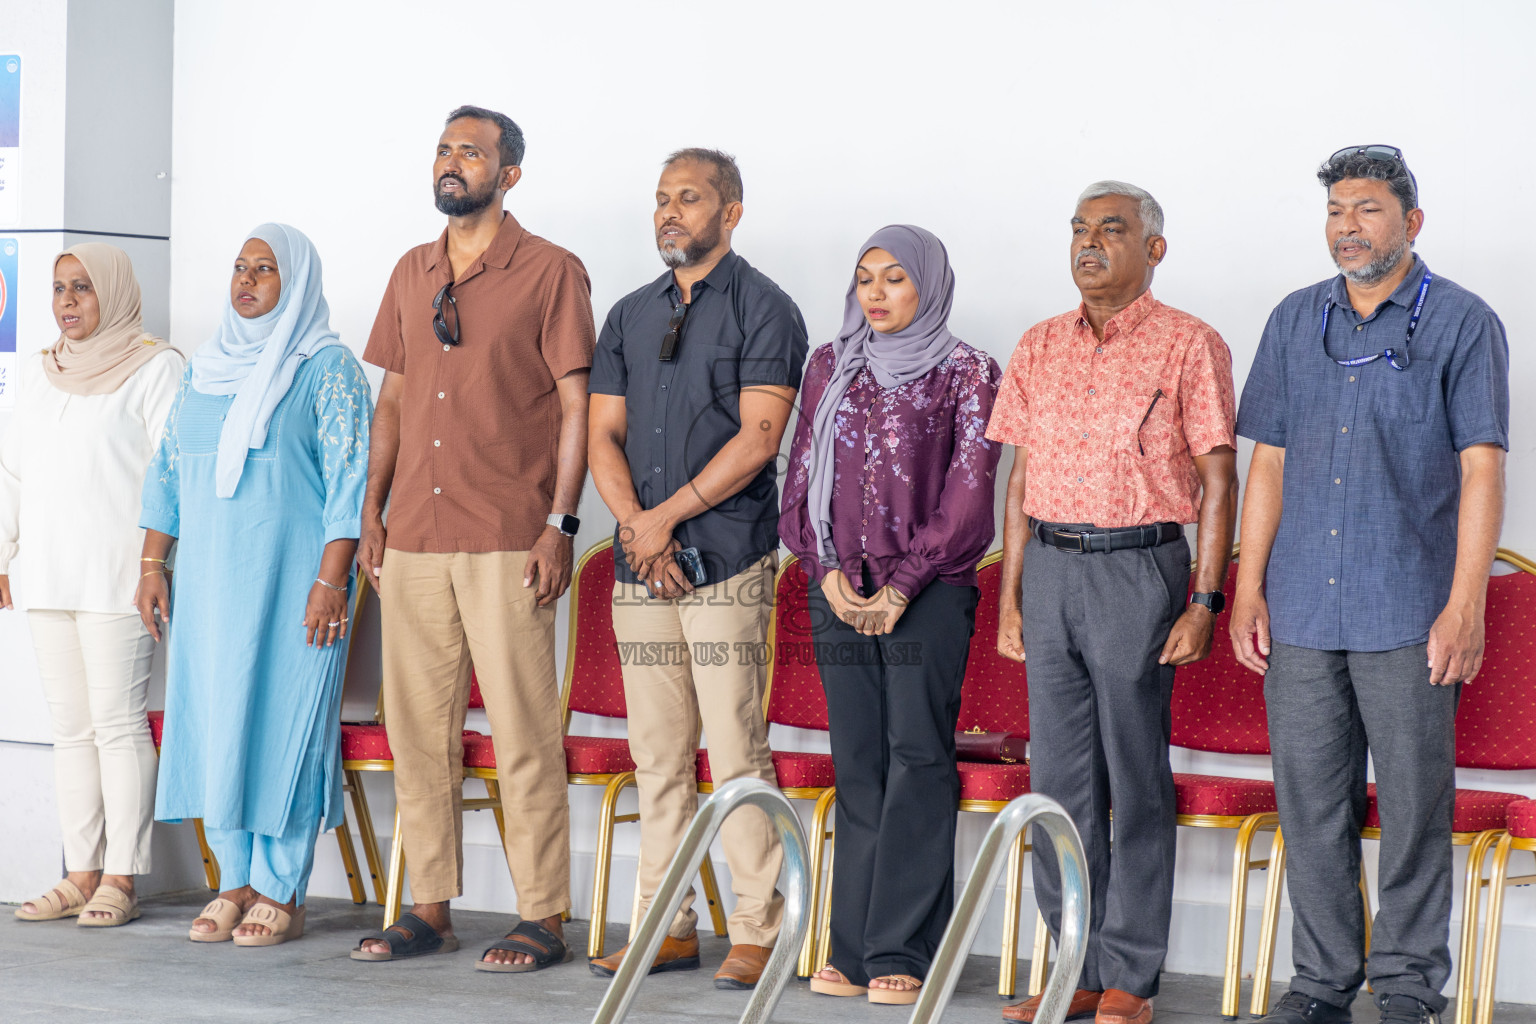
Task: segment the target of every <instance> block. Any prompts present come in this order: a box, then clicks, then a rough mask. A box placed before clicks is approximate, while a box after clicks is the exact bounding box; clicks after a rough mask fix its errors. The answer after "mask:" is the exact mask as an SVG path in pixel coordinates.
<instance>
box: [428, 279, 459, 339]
mask: <svg viewBox="0 0 1536 1024" xmlns="http://www.w3.org/2000/svg"><path fill="white" fill-rule="evenodd" d="M452 287H453V282H452V281H449V282H448V283H447V284H445V285H443V287H442V288H441V289H440V290H439V291H438V293H437V298H435V299H433V300H432V330H433V331H434V332H435V333H436V334H437V340H438V341H440V342H442V343H443V344H444V345H457V344H458V343H459V304H458V303H457V302H455V301H454V298H453V293H452V292H451V291H450V290H449V289H451V288H452ZM445 299H446V300H447V301H446V302H444V301H443V300H445ZM450 312H452V314H453V326H452V327H449V326H448V314H449V313H450Z"/></svg>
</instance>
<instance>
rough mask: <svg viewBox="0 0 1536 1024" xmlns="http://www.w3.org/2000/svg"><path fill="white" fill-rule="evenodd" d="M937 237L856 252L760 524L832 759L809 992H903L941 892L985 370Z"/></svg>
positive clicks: (993, 453) (987, 389)
mask: <svg viewBox="0 0 1536 1024" xmlns="http://www.w3.org/2000/svg"><path fill="white" fill-rule="evenodd" d="M953 300H954V274H953V272H952V271H951V270H950V266H949V258H948V254H947V253H946V252H945V250H944V245H943V243H942V242H940V241H939V240H938V238H937V237H935V236H934V235H933V234H931V233H930V232H928V231H925V230H923V229H922V228H918V227H912V226H910V225H892V226H890V227H885V228H881V229H880V230H879V231H877V232H875V234H874V236H873V237H871V238H870V239H869V241H868V242H866V243H865V244H864V246H863V248H861V249H860V250H859V260H858V267H857V269H856V270H855V271H854V276H853V283H852V284H850V285H849V287H848V295H847V299H846V304H845V307H844V315H843V329H842V331H841V332H840V333H839V334H838V337H837V339H836V340H835V341H833V342H832V343H831V344H828V345H823V346H822V347H821V348H819V349H817V350H816V351H815V352H813V353H812V354H811V357H810V360H809V362H808V363H807V364H806V371H805V380H804V383H803V385H802V389H801V392H800V395H801V401H802V405H801V409H800V416H799V422H798V424H797V426H796V428H795V437H794V443H793V446H792V447H791V449H790V467H789V475H788V482H787V483H786V485H785V489H784V505H783V515H782V518H781V519H780V521H779V535H780V536H781V537H782V538H783V540H784V543H785V545H786V546H787V547H788V548H789V549H790V550H791V551H792V552H794V553H795V554H796V555H798V556H799V557H800V559H801V561H802V564H803V565H804V566H805V570H806V572H807V573H808V574H809V575H810V577H811V580H812V585H811V591H810V607H811V628H812V632H813V636H814V639H815V641H816V646H815V650H816V655H817V658H818V662H819V664H820V669H821V677H822V683H823V685H824V686H825V687H826V691H827V708H828V712H829V715H830V719H831V737H832V758H833V761H834V762H835V764H836V768H837V847H838V858H837V859H838V865H837V886H836V888H835V889H834V891H833V895H832V901H833V902H832V952H831V962H830V963H829V964H827V965H826V967H825V968H824V969H823V970H821V971H820V972H819V973H818V974H817V975H816V976H815V977H814V978H812V979H811V988H812V989H813V990H814V991H817V992H822V993H824V994H827V995H843V996H853V995H861V994H864V993H865V992H868V995H869V999H870V1001H871V1002H880V1003H912V1002H915V1001H916V1000H917V992H918V989H919V988H921V986H922V979H923V978H924V977H925V976H926V975H927V972H928V967H929V964H930V962H931V961H932V958H933V953H934V950H935V948H936V947H937V946H938V943H939V939H940V937H941V936H942V934H943V931H944V926H945V924H946V923H947V922H948V920H949V915H950V910H951V907H952V903H953V892H954V846H955V808H956V806H957V804H958V802H959V795H960V780H959V776H958V775H957V773H956V771H955V740H954V734H955V723H956V721H957V719H958V717H959V713H960V681H961V678H962V677H963V676H964V675H965V663H966V656H967V654H968V652H969V645H970V636H971V633H972V632H973V631H974V628H975V619H976V600H977V589H976V563H977V562H978V561H979V560H980V559H981V557H982V556H983V555H985V554H986V552H987V548H988V547H989V546H990V545H991V543H992V537H993V533H994V530H995V523H994V518H993V500H992V499H993V484H994V482H995V475H996V470H997V459H998V454H999V447H998V445H996V444H995V443H992V442H989V441H987V439H986V437H985V436H984V434H985V431H986V426H987V419H988V417H989V416H990V415H991V412H992V402H993V399H994V398H995V397H996V395H997V386H998V381H999V379H1000V377H1001V373H1000V371H999V370H998V366H997V363H996V362H995V361H994V360H992V359H991V358H990V357H989V356H988V355H987V354H986V353H985V352H980V351H978V350H976V349H974V348H972V347H970V346H969V345H967V344H965V343H964V342H962V341H961V340H960V339H958V338H956V337H955V336H954V335H953V334H950V333H949V328H948V326H947V321H948V319H949V310H950V306H951V304H952V302H953Z"/></svg>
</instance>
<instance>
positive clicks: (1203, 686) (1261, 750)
mask: <svg viewBox="0 0 1536 1024" xmlns="http://www.w3.org/2000/svg"><path fill="white" fill-rule="evenodd" d="M1236 588H1237V558H1236V557H1234V558H1233V559H1232V563H1231V565H1230V566H1229V567H1228V569H1227V582H1226V586H1225V587H1224V588H1223V589H1224V590H1225V591H1226V593H1228V594H1232V593H1233V592H1235V590H1236ZM1191 589H1193V581H1191ZM1223 625H1224V623H1222V622H1218V623H1217V629H1216V634H1215V637H1214V638H1213V641H1212V644H1211V655H1210V657H1208V658H1206V659H1205V660H1204V661H1199V662H1196V663H1195V664H1193V665H1185V666H1183V667H1182V668H1180V669H1179V670H1178V671H1177V672H1176V673H1174V677H1173V678H1174V683H1173V745H1174V746H1176V747H1184V748H1186V749H1189V750H1204V751H1210V752H1213V753H1219V754H1264V755H1268V754H1269V723H1268V720H1267V718H1266V716H1265V711H1264V677H1263V676H1260V675H1258V674H1256V673H1254V672H1251V671H1249V670H1248V669H1246V668H1244V667H1243V666H1242V665H1240V664H1239V663H1238V661H1237V655H1236V654H1234V653H1233V650H1232V643H1231V641H1230V640H1229V639H1228V638H1227V635H1226V631H1225V630H1224V629H1223V628H1221V627H1222V626H1223ZM1173 784H1174V791H1175V794H1176V806H1177V808H1178V811H1177V814H1178V823H1179V824H1180V825H1183V826H1186V827H1188V828H1223V829H1233V830H1235V831H1236V832H1237V843H1236V848H1235V849H1234V851H1233V859H1232V886H1231V895H1230V897H1229V900H1228V904H1227V957H1226V965H1225V969H1224V973H1223V976H1222V991H1221V1014H1222V1016H1224V1017H1227V1018H1228V1019H1231V1018H1235V1017H1236V1016H1237V1012H1238V1001H1239V999H1240V998H1241V986H1242V963H1243V932H1244V924H1245V921H1246V918H1247V911H1248V879H1249V876H1250V875H1251V874H1252V873H1253V872H1254V871H1258V870H1263V869H1265V868H1268V867H1269V863H1270V862H1269V860H1268V859H1263V860H1254V859H1253V858H1252V849H1253V841H1254V838H1255V837H1256V836H1257V835H1258V833H1259V832H1261V831H1270V832H1273V831H1275V830H1277V829H1278V828H1279V824H1280V815H1279V814H1278V813H1277V810H1276V807H1275V784H1274V782H1272V781H1271V780H1269V779H1243V778H1231V777H1227V776H1221V775H1195V774H1187V773H1183V772H1178V773H1175V774H1174V777H1173Z"/></svg>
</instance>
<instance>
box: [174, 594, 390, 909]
mask: <svg viewBox="0 0 1536 1024" xmlns="http://www.w3.org/2000/svg"><path fill="white" fill-rule="evenodd" d="M367 597H368V584H367V582H366V581H365V580H364V579H363V578H362V577H361V576H359V577H358V578H357V594H356V597H355V598H354V599H353V603H352V619H353V621H354V622H355V621H356V620H357V616H358V614H359V613H360V612H361V611H362V610H363V602H364V600H365V599H366V598H367ZM355 637H356V634H355V633H349V634H348V635H347V650H348V653H349V655H350V652H351V649H352V644H353V642H354V639H355ZM148 717H149V734H150V738H151V739H152V740H154V744H155V753H156V754H157V755H158V754H159V753H160V739H161V737H162V736H163V735H164V732H165V712H164V711H151V712H150V713H149V716H148ZM343 742H345V741H343ZM342 789H343V790H344V791H349V792H353V793H354V800H355V799H356V791H353V790H351V787H350V785H349V784H348V783H347V782H343V784H342ZM362 809H363V813H364V814H366V813H367V805H366V804H364V805H363V808H362ZM371 826H372V822H371V821H369V820H368V819H366V818H364V819H363V821H362V822H359V827H360V828H363V829H368V828H371ZM192 828H193V830H194V831H195V832H196V833H197V847H198V850H199V851H201V853H202V857H203V876H204V877H205V878H206V879H207V881H208V888H210V889H212V890H213V891H214V892H218V891H219V861H218V858H216V857H215V856H214V855H213V850H212V849H210V848H209V846H208V837H207V835H206V834H205V833H204V831H203V820H202V819H201V818H193V819H192ZM371 835H372V833H371V831H364V832H363V842H364V847H365V849H366V850H369V851H371V855H370V857H369V860H368V866H369V868H370V869H373V870H374V884H375V885H377V884H378V872H377V863H376V860H377V852H376V851H375V850H374V848H373V846H372V840H371ZM336 845H337V846H338V847H339V848H340V850H341V864H342V867H343V869H344V870H345V871H346V872H347V885H348V887H349V888H350V889H351V890H352V902H353V903H366V902H368V894H367V893H366V892H364V891H363V883H362V880H361V879H360V878H359V877H358V868H357V850H356V849H355V848H354V847H353V846H352V832H351V830H350V829H349V828H348V827H347V820H346V818H345V817H343V818H342V820H341V821H340V822H339V823H338V824H337V825H336Z"/></svg>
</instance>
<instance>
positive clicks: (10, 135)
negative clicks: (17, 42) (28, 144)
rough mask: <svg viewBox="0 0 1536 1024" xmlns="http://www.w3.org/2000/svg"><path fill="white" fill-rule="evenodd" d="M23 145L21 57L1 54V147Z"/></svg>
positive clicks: (12, 54)
mask: <svg viewBox="0 0 1536 1024" xmlns="http://www.w3.org/2000/svg"><path fill="white" fill-rule="evenodd" d="M20 145H21V58H20V57H18V56H16V55H15V54H14V53H9V54H0V149H7V148H11V147H15V146H20Z"/></svg>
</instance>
